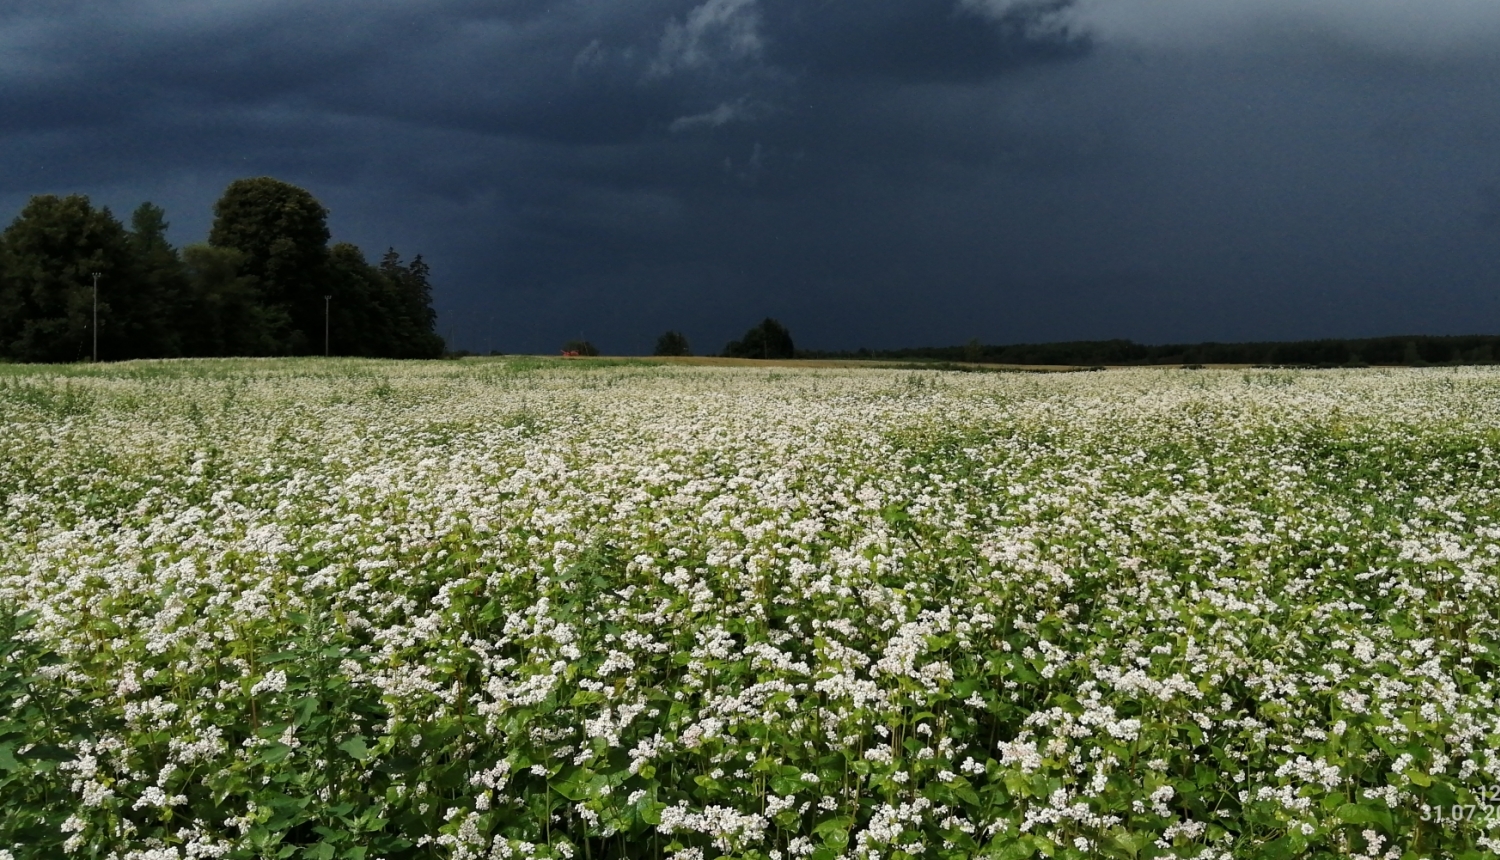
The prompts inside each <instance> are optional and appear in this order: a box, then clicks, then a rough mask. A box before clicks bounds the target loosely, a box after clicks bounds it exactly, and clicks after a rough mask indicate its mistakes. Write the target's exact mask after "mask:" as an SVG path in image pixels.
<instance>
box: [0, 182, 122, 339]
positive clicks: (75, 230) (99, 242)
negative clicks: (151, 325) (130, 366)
mask: <svg viewBox="0 0 1500 860" xmlns="http://www.w3.org/2000/svg"><path fill="white" fill-rule="evenodd" d="M0 257H3V258H4V262H3V264H0V270H3V272H4V279H3V282H0V354H3V355H4V356H5V357H6V358H9V359H13V360H16V361H77V360H79V359H85V358H88V357H89V356H90V355H91V353H92V348H93V343H92V341H93V332H92V328H91V326H92V321H93V307H94V294H93V279H92V277H91V273H93V272H99V273H100V275H101V277H100V288H99V325H100V339H99V352H100V357H101V358H103V357H120V354H121V352H122V351H123V350H124V349H125V348H126V347H127V346H128V342H127V341H126V340H125V339H124V337H123V335H124V334H125V333H128V332H130V331H131V330H132V329H134V328H136V327H138V326H139V324H140V319H141V317H142V316H143V310H142V309H141V308H139V306H138V305H133V304H132V302H133V300H135V299H137V298H138V296H137V293H138V292H139V291H140V283H139V277H138V274H137V265H136V260H135V259H134V256H133V255H132V253H131V244H130V238H129V236H128V235H127V234H126V232H125V228H124V226H123V225H122V224H120V222H119V221H118V220H116V219H115V217H114V216H113V215H112V214H110V211H109V210H108V209H107V208H106V209H95V208H94V207H93V205H92V204H90V203H89V199H88V198H87V197H85V196H83V195H79V194H75V195H71V196H68V197H57V196H54V195H50V194H48V195H43V196H40V197H33V198H32V199H31V201H30V202H28V203H27V204H26V208H25V209H23V210H22V211H21V214H20V216H19V217H17V218H16V220H15V221H14V222H12V223H11V225H10V226H9V227H8V228H6V230H5V233H4V236H3V248H0Z"/></svg>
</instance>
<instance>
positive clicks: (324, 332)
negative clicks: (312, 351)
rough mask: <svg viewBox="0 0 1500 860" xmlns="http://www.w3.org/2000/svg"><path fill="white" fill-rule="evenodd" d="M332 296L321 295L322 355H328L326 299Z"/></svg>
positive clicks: (325, 356)
mask: <svg viewBox="0 0 1500 860" xmlns="http://www.w3.org/2000/svg"><path fill="white" fill-rule="evenodd" d="M331 298H333V296H324V297H323V357H324V358H327V357H328V300H329V299H331Z"/></svg>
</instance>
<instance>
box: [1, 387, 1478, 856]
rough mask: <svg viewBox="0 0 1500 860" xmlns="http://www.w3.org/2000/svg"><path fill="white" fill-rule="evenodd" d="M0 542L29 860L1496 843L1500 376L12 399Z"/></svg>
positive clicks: (27, 394) (287, 391) (4, 716)
mask: <svg viewBox="0 0 1500 860" xmlns="http://www.w3.org/2000/svg"><path fill="white" fill-rule="evenodd" d="M0 502H3V509H0V860H20V858H42V857H46V858H55V857H80V858H110V859H111V860H180V858H221V857H223V858H315V860H332V858H348V860H398V858H454V860H476V858H512V857H530V858H573V860H595V858H598V860H603V859H604V858H625V857H629V858H669V857H670V858H677V860H707V858H716V857H736V858H747V860H749V858H754V860H795V858H813V860H834V858H847V860H898V858H916V857H922V858H968V857H994V858H1025V857H1036V856H1042V857H1054V858H1082V857H1118V858H1153V857H1182V858H1204V860H1220V858H1294V857H1308V858H1322V857H1351V858H1384V860H1398V858H1416V857H1430V858H1441V857H1459V858H1468V857H1484V856H1493V852H1495V851H1496V850H1497V849H1500V838H1497V837H1500V830H1497V828H1500V819H1497V818H1495V816H1494V815H1493V814H1492V813H1493V810H1492V808H1491V806H1490V805H1487V801H1489V800H1492V799H1493V798H1495V796H1496V789H1495V787H1496V786H1497V785H1500V711H1497V707H1496V697H1497V688H1496V684H1497V682H1496V670H1497V667H1500V593H1497V592H1500V588H1497V584H1500V581H1497V576H1500V522H1497V517H1500V372H1496V371H1493V370H1489V369H1440V368H1430V369H1416V370H1350V371H1307V372H1295V371H1267V370H1170V369H1150V370H1118V371H1108V372H1101V373H1075V374H1052V375H1042V374H990V373H944V372H937V371H922V370H897V369H877V368H847V369H822V368H819V369H788V368H776V367H770V368H768V367H758V368H746V367H736V368H727V367H703V366H697V367H694V366H683V365H658V364H649V363H636V364H628V363H619V362H614V363H611V362H601V361H595V360H591V359H580V360H578V361H570V362H568V363H566V364H564V363H562V362H559V361H556V360H544V359H496V360H479V361H474V360H468V361H463V362H435V363H430V364H429V363H410V364H408V363H394V362H376V361H361V360H333V361H328V360H304V359H297V360H227V361H212V360H203V361H180V362H142V363H130V364H121V365H114V366H107V367H87V366H72V367H66V368H60V367H34V368H20V367H0ZM1465 809H1467V810H1469V814H1467V815H1465V814H1456V813H1455V811H1460V812H1461V811H1462V810H1465Z"/></svg>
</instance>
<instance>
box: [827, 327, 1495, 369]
mask: <svg viewBox="0 0 1500 860" xmlns="http://www.w3.org/2000/svg"><path fill="white" fill-rule="evenodd" d="M797 357H798V358H879V359H906V360H912V361H947V362H960V363H985V364H1060V365H1072V366H1085V367H1087V366H1099V365H1152V364H1187V365H1193V364H1262V365H1267V364H1268V365H1295V366H1299V367H1361V366H1367V365H1404V366H1409V367H1420V366H1423V365H1431V364H1495V363H1497V362H1500V336H1496V335H1460V336H1432V335H1411V336H1393V337H1371V338H1360V339H1353V340H1337V339H1328V340H1298V341H1280V342H1275V341H1272V342H1264V343H1193V344H1181V343H1178V344H1165V345H1159V346H1151V345H1147V344H1140V343H1133V342H1131V341H1128V340H1087V341H1073V342H1067V343H1024V344H1012V345H1007V346H996V345H990V344H981V343H977V342H972V341H971V342H970V343H968V344H966V345H963V346H938V347H914V348H909V349H886V350H869V349H860V350H855V351H852V352H829V351H819V350H800V349H799V350H798V351H797Z"/></svg>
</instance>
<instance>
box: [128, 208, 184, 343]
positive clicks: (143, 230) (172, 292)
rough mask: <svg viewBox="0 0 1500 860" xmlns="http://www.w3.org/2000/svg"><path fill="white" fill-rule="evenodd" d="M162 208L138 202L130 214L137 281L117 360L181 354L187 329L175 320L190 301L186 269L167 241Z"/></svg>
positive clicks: (165, 221) (180, 315)
mask: <svg viewBox="0 0 1500 860" xmlns="http://www.w3.org/2000/svg"><path fill="white" fill-rule="evenodd" d="M166 215H167V213H166V210H164V209H162V208H161V207H160V206H157V205H155V204H154V203H150V202H147V203H142V204H141V205H140V206H138V207H136V210H135V212H134V213H132V214H131V216H130V249H131V252H132V254H133V255H134V257H135V263H136V269H137V275H138V280H137V285H138V289H137V290H136V298H135V302H134V304H135V307H136V308H137V309H138V311H139V312H138V313H135V314H133V315H132V319H131V322H132V326H131V329H130V330H129V331H125V332H122V333H121V337H120V340H121V352H120V355H119V356H118V357H120V358H127V357H129V358H139V357H165V358H174V357H177V356H180V355H185V354H186V353H185V352H184V349H185V346H186V340H187V338H188V336H189V334H188V332H187V331H186V330H185V329H184V328H183V327H182V326H178V325H174V324H173V323H174V322H175V321H176V320H179V319H181V318H182V316H183V314H184V312H185V310H186V303H187V302H188V300H189V285H188V282H187V273H186V272H185V271H184V269H183V267H182V260H181V259H180V258H179V257H178V254H177V249H176V248H173V247H172V245H171V243H170V242H168V241H167V226H168V225H167V219H166Z"/></svg>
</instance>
